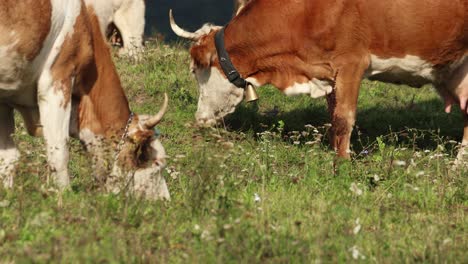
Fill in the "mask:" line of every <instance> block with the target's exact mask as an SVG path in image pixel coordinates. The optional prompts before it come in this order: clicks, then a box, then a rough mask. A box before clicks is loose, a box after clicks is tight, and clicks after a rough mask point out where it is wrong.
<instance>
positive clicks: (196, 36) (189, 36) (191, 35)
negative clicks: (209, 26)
mask: <svg viewBox="0 0 468 264" xmlns="http://www.w3.org/2000/svg"><path fill="white" fill-rule="evenodd" d="M169 22H170V23H171V28H172V31H174V33H175V34H176V35H177V36H179V37H182V38H186V39H190V40H193V41H197V40H198V39H200V37H201V36H200V34H197V33H193V32H189V31H186V30H184V29H182V28H181V27H179V26H178V25H177V24H176V22H175V20H174V16H172V9H169Z"/></svg>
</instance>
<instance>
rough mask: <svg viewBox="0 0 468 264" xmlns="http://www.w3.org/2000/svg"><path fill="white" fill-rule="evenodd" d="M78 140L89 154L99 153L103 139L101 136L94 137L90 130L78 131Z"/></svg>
mask: <svg viewBox="0 0 468 264" xmlns="http://www.w3.org/2000/svg"><path fill="white" fill-rule="evenodd" d="M79 139H80V140H81V141H82V142H83V143H84V144H85V146H86V148H87V149H88V150H91V152H94V151H100V150H101V149H102V142H103V140H104V138H103V137H102V136H96V134H94V133H93V132H92V131H91V130H90V129H88V128H83V129H80V133H79Z"/></svg>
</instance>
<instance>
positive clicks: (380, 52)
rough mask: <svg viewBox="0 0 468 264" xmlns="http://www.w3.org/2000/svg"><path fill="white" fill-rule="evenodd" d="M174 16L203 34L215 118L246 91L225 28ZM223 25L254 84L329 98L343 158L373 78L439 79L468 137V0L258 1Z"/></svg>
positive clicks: (210, 116)
mask: <svg viewBox="0 0 468 264" xmlns="http://www.w3.org/2000/svg"><path fill="white" fill-rule="evenodd" d="M170 16H171V26H172V29H173V31H174V32H175V33H176V34H177V35H179V36H181V37H184V38H188V39H190V40H193V41H194V42H195V43H194V45H193V46H192V47H191V49H190V55H191V58H192V63H191V67H192V71H193V72H194V73H195V76H196V78H197V80H198V83H199V86H200V97H199V102H198V110H197V113H196V119H197V121H198V122H199V123H202V124H214V123H215V122H216V121H219V120H220V119H222V118H223V117H224V116H226V115H227V114H229V113H231V112H233V111H234V109H235V107H236V105H238V104H239V103H240V102H241V101H242V96H243V94H244V89H242V88H238V87H236V86H235V85H233V84H232V83H230V82H229V81H228V79H227V78H226V76H225V74H223V71H222V69H221V66H220V61H219V58H218V53H217V50H216V48H215V35H216V34H217V32H218V31H220V27H216V26H211V25H205V26H204V27H203V28H201V29H200V30H198V31H197V32H194V33H192V32H187V31H185V30H183V29H181V28H180V27H178V26H177V24H175V22H174V20H173V18H172V15H170ZM224 33H225V36H224V42H225V50H226V51H227V53H228V55H229V57H230V59H231V61H232V64H233V65H234V66H235V68H236V69H237V71H238V72H239V73H240V76H241V77H242V78H244V79H245V80H246V81H247V82H248V83H250V84H253V85H255V86H261V85H264V84H273V85H274V86H276V87H277V88H278V89H280V90H281V91H283V92H284V93H285V94H287V95H294V94H309V95H310V96H312V97H321V96H326V97H327V101H328V105H329V111H330V113H331V119H332V125H333V128H332V131H331V139H332V144H333V147H334V148H335V149H336V151H337V153H338V156H340V157H345V158H349V157H350V135H351V130H352V127H353V124H354V122H355V118H356V105H357V100H358V93H359V87H360V83H361V81H362V79H363V78H366V77H367V78H373V79H376V80H381V81H385V82H390V83H402V84H409V85H411V86H415V87H420V86H422V85H424V84H428V83H432V84H433V85H434V86H435V88H436V89H437V91H438V92H439V94H440V95H441V96H442V98H443V99H444V101H445V103H446V109H445V110H446V111H447V112H450V107H451V105H452V104H458V105H459V106H460V108H461V109H462V111H463V113H464V120H465V121H464V122H465V123H464V135H463V142H462V144H463V145H464V146H466V145H468V107H467V104H468V76H467V73H468V56H467V54H468V52H467V48H468V1H467V0H452V1H447V0H412V1H394V0H337V1H329V0H253V1H251V2H250V3H249V4H247V5H246V6H245V7H244V8H243V9H242V11H241V12H240V13H239V14H238V15H237V16H236V17H235V18H234V19H233V20H232V21H231V22H230V23H229V24H228V25H227V26H226V27H225V32H224ZM462 155H463V151H460V157H461V156H462Z"/></svg>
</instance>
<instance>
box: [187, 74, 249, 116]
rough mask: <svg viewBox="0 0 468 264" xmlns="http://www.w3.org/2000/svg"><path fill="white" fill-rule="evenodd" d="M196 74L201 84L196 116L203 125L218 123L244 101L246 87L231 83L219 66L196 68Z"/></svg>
mask: <svg viewBox="0 0 468 264" xmlns="http://www.w3.org/2000/svg"><path fill="white" fill-rule="evenodd" d="M195 76H196V77H197V80H198V84H199V86H200V96H199V98H198V109H197V112H196V114H195V118H196V119H197V121H198V123H200V124H201V125H212V124H214V123H216V121H217V120H220V119H221V118H223V117H224V116H226V115H227V114H230V113H232V112H234V110H235V107H236V106H237V105H238V104H239V103H240V102H241V101H242V98H243V95H244V89H241V88H238V87H236V86H235V85H233V84H231V83H230V82H229V81H228V79H226V77H225V76H224V74H223V73H221V72H220V71H219V70H218V69H217V68H215V67H210V68H208V69H196V70H195Z"/></svg>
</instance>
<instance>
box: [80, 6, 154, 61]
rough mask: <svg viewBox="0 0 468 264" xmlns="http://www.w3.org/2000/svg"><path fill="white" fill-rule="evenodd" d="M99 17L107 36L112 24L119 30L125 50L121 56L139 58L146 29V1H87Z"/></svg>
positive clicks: (102, 29) (103, 31)
mask: <svg viewBox="0 0 468 264" xmlns="http://www.w3.org/2000/svg"><path fill="white" fill-rule="evenodd" d="M86 4H87V5H91V6H92V7H93V9H94V11H95V12H96V16H97V17H98V20H99V24H100V28H101V32H102V34H103V35H105V34H106V31H107V27H108V26H109V24H110V23H112V22H114V24H115V25H116V26H117V28H118V29H119V31H120V33H121V35H122V40H123V43H124V48H123V49H122V50H121V51H120V52H119V53H120V54H124V55H128V56H132V57H137V56H138V54H139V53H141V52H142V49H143V33H144V29H145V2H144V0H108V1H102V0H86Z"/></svg>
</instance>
